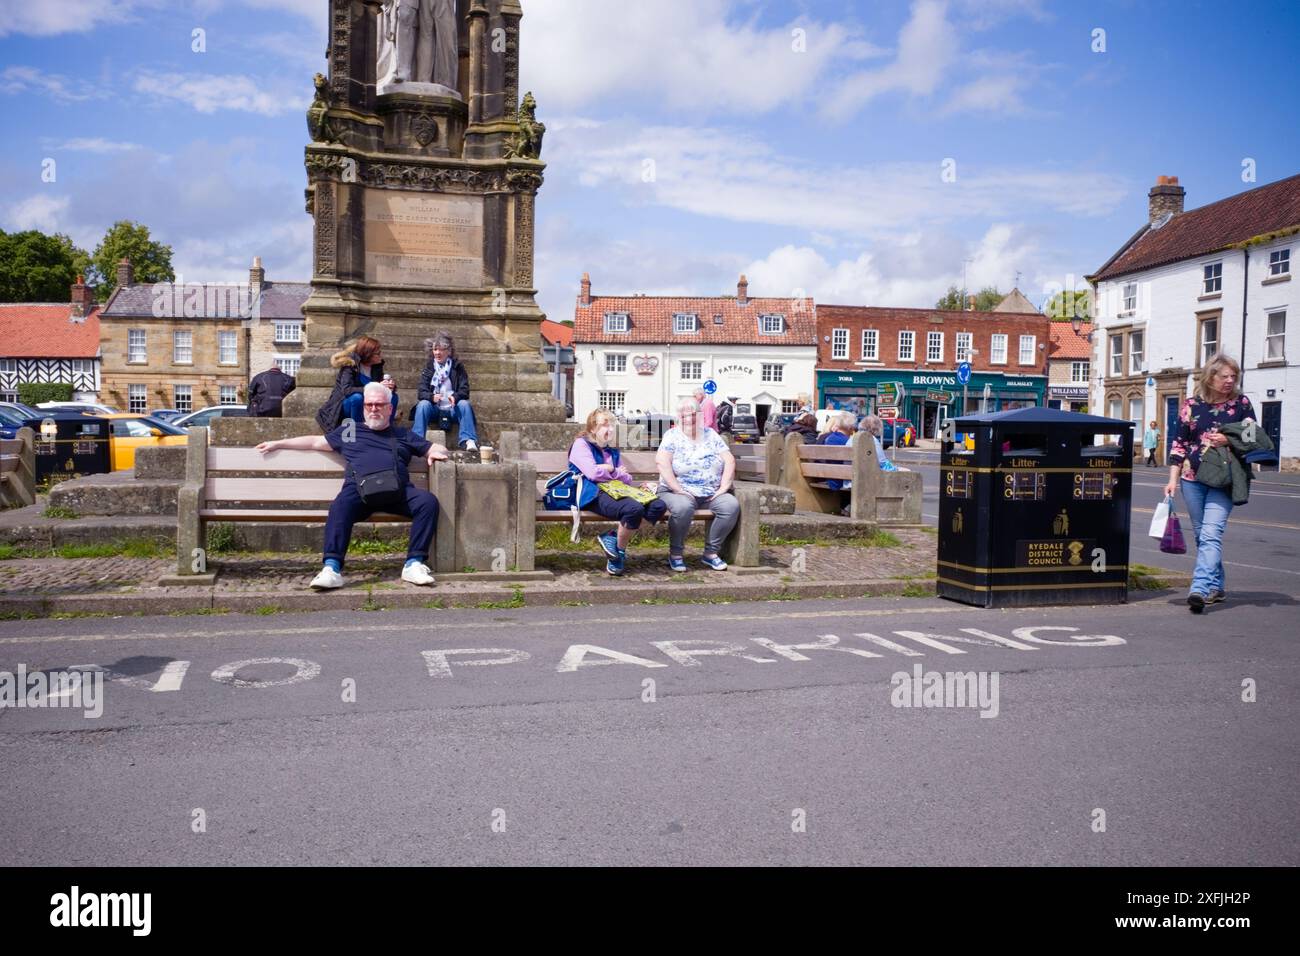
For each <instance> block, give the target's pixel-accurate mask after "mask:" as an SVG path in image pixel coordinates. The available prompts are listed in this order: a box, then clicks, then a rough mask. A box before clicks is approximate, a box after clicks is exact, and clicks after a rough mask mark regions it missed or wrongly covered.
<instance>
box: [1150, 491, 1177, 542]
mask: <svg viewBox="0 0 1300 956" xmlns="http://www.w3.org/2000/svg"><path fill="white" fill-rule="evenodd" d="M1173 503H1174V499H1172V498H1166V499H1165V500H1164V501H1162V502H1160V504H1158V505H1156V513H1155V514H1153V515H1152V516H1151V530H1150V531H1148V532H1147V534H1148V535H1149V536H1151V537H1152V538H1157V539H1158V538H1163V537H1164V536H1165V524H1166V523H1167V522H1168V521H1169V508H1170V506H1171V505H1173Z"/></svg>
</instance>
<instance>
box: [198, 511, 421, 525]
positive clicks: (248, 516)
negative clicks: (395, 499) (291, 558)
mask: <svg viewBox="0 0 1300 956" xmlns="http://www.w3.org/2000/svg"><path fill="white" fill-rule="evenodd" d="M199 517H201V518H205V519H207V520H208V521H311V522H320V521H324V520H325V519H326V518H328V517H329V512H328V511H320V510H311V509H306V508H304V509H301V510H296V511H294V510H290V511H273V510H271V509H259V508H200V509H199ZM410 520H411V519H410V518H407V517H404V516H402V515H390V514H379V513H376V514H373V515H371V516H370V517H369V518H367V519H366V521H410Z"/></svg>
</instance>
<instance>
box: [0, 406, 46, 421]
mask: <svg viewBox="0 0 1300 956" xmlns="http://www.w3.org/2000/svg"><path fill="white" fill-rule="evenodd" d="M0 412H8V413H9V414H11V415H16V416H18V417H19V418H40V417H41V411H40V409H39V408H32V406H30V405H24V404H23V403H22V402H0Z"/></svg>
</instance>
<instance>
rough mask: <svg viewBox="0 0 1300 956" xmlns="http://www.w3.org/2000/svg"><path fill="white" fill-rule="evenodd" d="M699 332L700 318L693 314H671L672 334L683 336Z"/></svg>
mask: <svg viewBox="0 0 1300 956" xmlns="http://www.w3.org/2000/svg"><path fill="white" fill-rule="evenodd" d="M699 330H700V317H699V316H698V315H696V314H695V313H694V312H674V313H673V334H674V335H684V334H686V333H689V332H698V331H699Z"/></svg>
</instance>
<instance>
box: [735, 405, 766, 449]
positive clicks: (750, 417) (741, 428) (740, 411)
mask: <svg viewBox="0 0 1300 956" xmlns="http://www.w3.org/2000/svg"><path fill="white" fill-rule="evenodd" d="M731 437H732V438H733V439H734V440H735V441H736V442H739V443H740V444H746V445H752V444H754V443H756V442H759V441H761V440H762V438H763V436H762V434H761V433H760V432H759V430H758V419H757V418H755V417H754V406H753V405H751V404H750V403H749V402H737V403H736V410H735V411H734V412H732V414H731Z"/></svg>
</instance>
